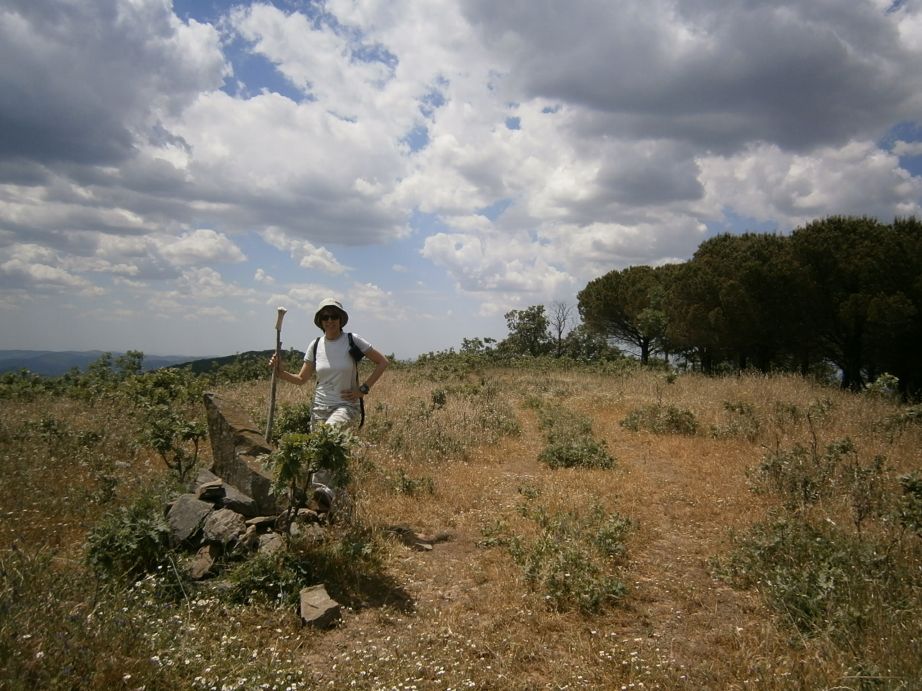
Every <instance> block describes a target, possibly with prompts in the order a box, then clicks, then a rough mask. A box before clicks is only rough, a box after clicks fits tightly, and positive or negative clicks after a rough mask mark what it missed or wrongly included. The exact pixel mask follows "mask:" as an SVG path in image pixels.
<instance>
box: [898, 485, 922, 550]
mask: <svg viewBox="0 0 922 691" xmlns="http://www.w3.org/2000/svg"><path fill="white" fill-rule="evenodd" d="M899 481H900V487H901V489H902V495H901V496H900V498H899V505H898V509H897V512H898V517H899V522H900V525H901V526H903V528H905V529H907V530H910V531H912V532H914V533H916V534H917V535H919V536H920V537H922V477H920V476H919V474H918V473H910V474H908V475H902V476H901V477H900V478H899Z"/></svg>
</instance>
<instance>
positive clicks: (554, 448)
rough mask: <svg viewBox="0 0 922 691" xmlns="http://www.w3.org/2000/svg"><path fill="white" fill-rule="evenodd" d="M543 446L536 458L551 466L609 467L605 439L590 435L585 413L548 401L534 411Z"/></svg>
mask: <svg viewBox="0 0 922 691" xmlns="http://www.w3.org/2000/svg"><path fill="white" fill-rule="evenodd" d="M538 418H539V424H540V427H541V429H542V430H543V431H544V438H545V440H546V442H547V443H546V445H545V447H544V449H543V450H542V451H541V453H540V454H539V455H538V460H539V461H541V462H542V463H546V464H547V465H548V466H550V467H551V468H577V467H579V468H603V469H608V468H612V467H614V465H615V460H614V459H613V458H612V457H611V455H610V454H609V453H608V450H607V449H606V446H605V441H604V440H600V439H596V438H595V437H594V436H593V435H592V421H591V420H590V419H589V418H588V417H586V416H585V415H581V414H579V413H576V412H574V411H571V410H566V409H563V408H560V407H559V406H555V405H553V404H548V405H545V406H542V407H541V408H540V409H539V410H538Z"/></svg>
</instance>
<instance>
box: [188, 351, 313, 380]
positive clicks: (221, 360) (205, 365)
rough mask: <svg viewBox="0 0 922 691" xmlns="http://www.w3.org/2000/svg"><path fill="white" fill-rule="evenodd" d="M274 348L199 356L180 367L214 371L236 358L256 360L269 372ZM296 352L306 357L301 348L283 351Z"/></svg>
mask: <svg viewBox="0 0 922 691" xmlns="http://www.w3.org/2000/svg"><path fill="white" fill-rule="evenodd" d="M273 352H275V351H274V350H271V349H270V350H247V351H244V352H242V353H236V354H234V355H224V356H222V357H213V358H199V359H198V360H192V361H190V362H184V363H182V364H180V365H177V366H178V367H183V368H187V369H191V370H192V371H193V372H195V373H196V374H203V373H205V372H214V371H215V370H217V369H218V368H220V367H223V366H224V365H229V364H231V363H232V362H234V361H235V360H237V361H255V362H256V365H257V366H258V367H265V368H266V370H267V373H268V362H269V358H270V357H272V353H273ZM291 352H294V354H295V355H297V357H298V360H301V359H302V358H303V357H304V353H303V352H302V351H300V350H295V351H289V350H285V351H283V354H284V355H285V356H288V355H289V353H291Z"/></svg>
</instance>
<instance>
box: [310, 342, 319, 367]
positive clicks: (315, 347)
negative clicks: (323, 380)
mask: <svg viewBox="0 0 922 691" xmlns="http://www.w3.org/2000/svg"><path fill="white" fill-rule="evenodd" d="M318 345H320V336H317V340H316V341H314V342H313V343H312V344H311V346H310V347H312V348H313V349H314V354H313V355H312V356H311V364H312V365H313V366H314V370H316V369H317V346H318Z"/></svg>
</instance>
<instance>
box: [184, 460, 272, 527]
mask: <svg viewBox="0 0 922 691" xmlns="http://www.w3.org/2000/svg"><path fill="white" fill-rule="evenodd" d="M218 482H220V483H221V487H223V488H224V491H223V492H216V493H215V497H214V499H212V498H211V497H208V498H206V497H202V496H199V498H200V499H202V500H203V501H214V502H215V504H217V505H218V506H219V507H221V508H223V509H230V510H231V511H236V512H237V513H239V514H240V515H241V516H245V517H246V518H251V517H252V516H256V515H258V514H259V508H258V507H257V505H256V501H255V500H254V499H253V497H250V496H248V495H246V494H244V493H243V492H241V491H240V490H239V489H237V488H236V487H234V486H233V485H231V484H228V483H226V482H224V480H223V478H220V477H218V476H217V475H215V474H214V473H213V472H211V471H210V470H207V469H205V468H203V469H202V470H200V471H199V474H198V477H196V479H195V486H196V487H197V488H198V489H201V488H202V487H204V486H205V485H211V484H213V483H218Z"/></svg>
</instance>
